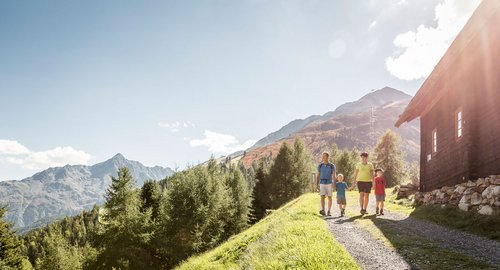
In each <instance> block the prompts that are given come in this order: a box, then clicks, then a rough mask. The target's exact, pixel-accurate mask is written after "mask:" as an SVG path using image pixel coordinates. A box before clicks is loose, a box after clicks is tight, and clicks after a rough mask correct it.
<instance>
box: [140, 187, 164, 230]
mask: <svg viewBox="0 0 500 270" xmlns="http://www.w3.org/2000/svg"><path fill="white" fill-rule="evenodd" d="M161 194H162V193H161V187H160V184H159V183H158V182H157V181H154V180H149V181H146V182H145V183H144V185H143V186H142V188H141V195H140V198H141V212H143V213H144V212H146V211H147V210H148V209H151V219H152V220H157V219H158V216H159V210H160V201H161Z"/></svg>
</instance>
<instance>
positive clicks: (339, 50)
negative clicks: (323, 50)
mask: <svg viewBox="0 0 500 270" xmlns="http://www.w3.org/2000/svg"><path fill="white" fill-rule="evenodd" d="M346 50H347V44H346V42H345V41H344V39H342V38H336V39H334V40H332V41H331V42H330V44H329V45H328V55H329V56H330V57H331V58H333V59H337V58H340V57H342V56H344V54H345V52H346Z"/></svg>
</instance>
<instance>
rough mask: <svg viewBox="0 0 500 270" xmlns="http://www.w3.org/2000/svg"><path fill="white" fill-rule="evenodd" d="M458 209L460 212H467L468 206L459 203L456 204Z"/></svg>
mask: <svg viewBox="0 0 500 270" xmlns="http://www.w3.org/2000/svg"><path fill="white" fill-rule="evenodd" d="M458 209H460V210H462V211H469V209H470V204H468V203H459V204H458Z"/></svg>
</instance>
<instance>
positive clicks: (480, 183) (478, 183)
mask: <svg viewBox="0 0 500 270" xmlns="http://www.w3.org/2000/svg"><path fill="white" fill-rule="evenodd" d="M485 181H487V180H485V179H484V178H479V179H477V181H476V186H481V185H484V182H485Z"/></svg>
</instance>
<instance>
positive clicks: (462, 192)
mask: <svg viewBox="0 0 500 270" xmlns="http://www.w3.org/2000/svg"><path fill="white" fill-rule="evenodd" d="M466 189H467V188H466V187H464V186H462V185H458V186H457V187H456V188H455V190H454V191H453V192H455V193H457V194H460V195H462V194H464V191H465V190H466Z"/></svg>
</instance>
